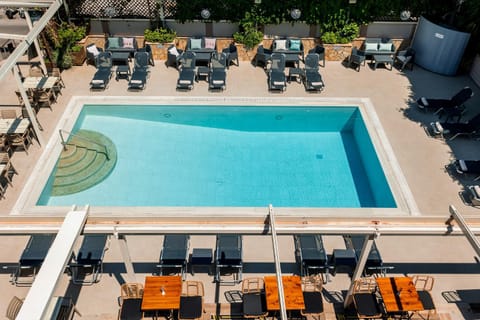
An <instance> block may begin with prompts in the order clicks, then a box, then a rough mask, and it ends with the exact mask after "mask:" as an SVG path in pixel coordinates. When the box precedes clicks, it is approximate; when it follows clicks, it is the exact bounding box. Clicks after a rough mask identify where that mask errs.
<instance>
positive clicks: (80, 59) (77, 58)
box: [70, 47, 87, 66]
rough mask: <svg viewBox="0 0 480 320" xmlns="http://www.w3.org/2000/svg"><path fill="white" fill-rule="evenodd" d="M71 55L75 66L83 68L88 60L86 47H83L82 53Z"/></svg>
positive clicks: (72, 53)
mask: <svg viewBox="0 0 480 320" xmlns="http://www.w3.org/2000/svg"><path fill="white" fill-rule="evenodd" d="M70 55H71V56H72V64H73V65H74V66H81V65H83V63H84V62H85V59H86V58H87V52H86V50H85V47H82V49H81V50H80V51H76V52H71V53H70Z"/></svg>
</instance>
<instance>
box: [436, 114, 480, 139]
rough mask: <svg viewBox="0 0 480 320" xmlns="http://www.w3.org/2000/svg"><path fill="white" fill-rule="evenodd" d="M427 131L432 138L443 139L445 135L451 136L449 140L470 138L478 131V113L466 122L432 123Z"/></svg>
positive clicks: (479, 122)
mask: <svg viewBox="0 0 480 320" xmlns="http://www.w3.org/2000/svg"><path fill="white" fill-rule="evenodd" d="M428 129H429V133H430V134H431V135H432V136H441V137H442V138H445V136H446V135H449V136H451V137H450V139H449V140H453V139H455V138H456V137H458V136H460V135H467V136H472V135H474V134H476V133H477V132H478V131H479V130H480V113H479V114H477V115H476V116H474V117H473V118H471V119H470V120H468V121H467V122H456V123H451V122H440V121H436V122H432V123H430V128H428Z"/></svg>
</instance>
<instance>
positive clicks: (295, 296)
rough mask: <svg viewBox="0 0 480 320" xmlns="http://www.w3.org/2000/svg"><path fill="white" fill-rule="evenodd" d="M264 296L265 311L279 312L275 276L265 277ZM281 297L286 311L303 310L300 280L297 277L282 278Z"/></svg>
mask: <svg viewBox="0 0 480 320" xmlns="http://www.w3.org/2000/svg"><path fill="white" fill-rule="evenodd" d="M264 281H265V294H266V298H267V310H269V311H276V310H280V302H279V301H278V286H277V277H276V276H266V277H264ZM282 282H283V295H284V296H285V308H286V309H287V310H302V309H305V302H304V301H303V292H302V280H301V278H300V277H299V276H282Z"/></svg>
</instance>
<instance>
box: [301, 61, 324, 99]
mask: <svg viewBox="0 0 480 320" xmlns="http://www.w3.org/2000/svg"><path fill="white" fill-rule="evenodd" d="M319 59H320V57H319V56H318V54H316V53H309V54H307V56H306V57H305V72H304V75H305V78H304V81H303V84H304V86H305V90H306V91H314V92H320V91H322V90H323V88H324V87H325V84H324V83H323V79H322V76H321V75H320V71H319V70H318V64H319Z"/></svg>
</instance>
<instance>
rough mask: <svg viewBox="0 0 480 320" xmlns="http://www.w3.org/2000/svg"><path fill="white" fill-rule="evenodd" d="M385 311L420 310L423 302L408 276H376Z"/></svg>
mask: <svg viewBox="0 0 480 320" xmlns="http://www.w3.org/2000/svg"><path fill="white" fill-rule="evenodd" d="M377 285H378V290H379V291H380V295H381V296H382V299H383V304H384V305H385V310H386V311H387V312H401V311H420V310H423V309H424V308H423V304H422V301H421V300H420V297H419V296H418V293H417V290H416V289H415V285H414V284H413V281H412V278H410V277H393V278H377Z"/></svg>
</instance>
